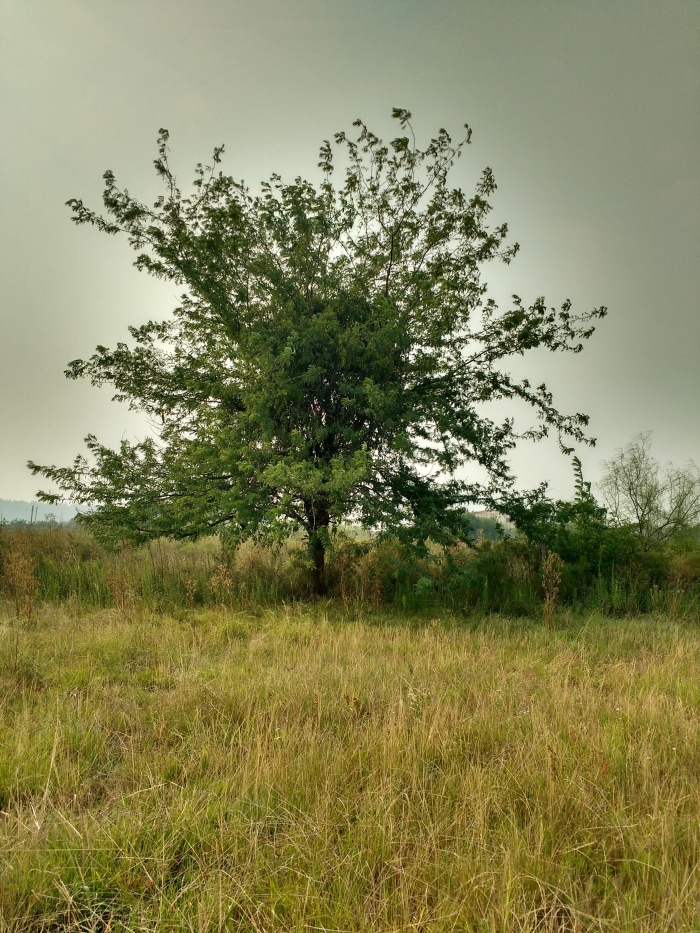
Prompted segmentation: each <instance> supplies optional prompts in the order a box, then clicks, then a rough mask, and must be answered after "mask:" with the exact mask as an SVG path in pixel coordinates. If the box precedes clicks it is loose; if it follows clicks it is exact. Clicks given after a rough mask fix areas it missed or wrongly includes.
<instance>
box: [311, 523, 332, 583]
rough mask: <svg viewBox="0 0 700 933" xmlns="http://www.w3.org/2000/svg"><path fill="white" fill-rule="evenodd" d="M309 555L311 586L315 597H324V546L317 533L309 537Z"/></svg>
mask: <svg viewBox="0 0 700 933" xmlns="http://www.w3.org/2000/svg"><path fill="white" fill-rule="evenodd" d="M309 554H310V556H311V560H312V563H313V570H312V573H313V585H314V593H315V595H316V596H325V595H326V593H327V592H328V587H327V584H326V545H325V542H324V541H323V538H322V536H321V534H319V532H318V531H315V532H313V533H312V534H310V535H309Z"/></svg>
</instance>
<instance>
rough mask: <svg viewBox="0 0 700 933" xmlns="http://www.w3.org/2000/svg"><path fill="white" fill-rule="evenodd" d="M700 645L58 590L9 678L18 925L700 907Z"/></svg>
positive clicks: (484, 916)
mask: <svg viewBox="0 0 700 933" xmlns="http://www.w3.org/2000/svg"><path fill="white" fill-rule="evenodd" d="M222 586H223V582H222ZM115 601H116V599H115ZM8 622H9V617H7V618H6V619H5V627H4V629H3V632H4V635H3V638H4V639H5V641H4V642H3V644H2V650H5V651H6V650H7V648H8V644H9V642H8V634H7V633H8V630H9V629H8ZM698 648H700V633H699V632H698V630H697V629H696V628H695V627H691V626H683V625H680V624H674V623H671V622H669V621H668V620H667V619H666V618H664V617H655V618H651V619H647V620H644V621H639V620H633V621H629V622H627V621H622V622H621V621H607V620H604V619H600V618H595V617H592V618H589V619H581V620H576V619H571V618H568V619H567V618H565V617H560V618H559V619H557V620H555V625H554V627H553V628H552V630H551V631H547V630H546V629H545V628H544V627H543V626H542V625H541V624H540V625H537V624H534V623H526V622H522V623H516V622H511V621H508V620H505V619H500V618H491V619H486V620H484V621H482V622H481V624H480V625H479V626H476V624H474V625H473V626H470V625H469V624H464V623H462V624H458V623H457V622H455V621H454V620H452V619H450V618H444V619H434V620H430V621H429V620H425V621H424V622H418V621H414V622H407V621H405V620H404V621H400V620H397V619H394V618H392V617H390V616H379V615H377V616H375V617H372V616H366V618H365V621H364V622H360V621H357V620H353V619H352V618H350V617H349V615H347V614H346V613H344V612H343V611H342V610H341V609H339V608H333V607H332V606H330V607H325V608H324V606H322V605H317V606H310V607H306V608H305V609H300V610H295V609H284V608H283V609H282V610H276V611H270V612H257V613H242V612H237V613H234V612H231V611H228V610H224V609H216V610H208V611H189V612H186V611H181V612H179V613H178V615H177V617H175V618H173V617H169V616H164V615H156V614H152V613H148V612H146V611H143V610H140V609H138V607H137V606H134V605H133V604H132V603H131V601H130V599H129V598H128V594H127V596H125V599H124V606H123V609H122V610H105V611H102V612H99V613H93V614H86V615H81V616H75V615H70V614H67V613H66V612H65V610H63V609H59V608H52V609H46V610H44V611H43V612H42V613H41V614H40V615H39V617H38V618H37V621H36V623H35V626H34V627H33V628H32V629H31V630H26V631H24V632H23V633H22V636H21V644H20V651H19V663H18V664H16V665H14V666H11V665H9V664H6V665H5V666H4V668H2V675H1V680H0V711H1V712H0V730H1V732H0V737H1V745H0V807H1V808H2V815H1V817H2V819H1V822H0V852H1V853H2V882H1V885H0V931H2V933H9V931H17V933H19V931H22V933H24V931H30V933H31V931H46V933H48V931H58V930H68V931H79V930H80V931H87V930H91V931H103V933H106V931H108V930H109V931H118V930H121V931H127V930H129V931H166V930H167V931H175V930H178V931H179V930H184V931H214V930H216V931H221V930H231V931H233V930H241V931H243V930H249V931H272V930H290V931H291V930H326V931H331V930H333V931H340V930H348V931H370V930H371V931H376V930H379V931H399V930H401V931H463V930H473V931H503V933H510V931H536V930H537V931H557V933H563V931H589V930H615V931H618V930H629V931H652V930H653V931H681V930H684V931H685V930H693V929H698V928H700V873H699V872H698V870H697V866H698V862H699V860H700V651H699V650H698ZM5 656H6V655H5Z"/></svg>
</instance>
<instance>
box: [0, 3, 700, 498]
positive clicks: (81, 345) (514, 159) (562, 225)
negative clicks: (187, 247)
mask: <svg viewBox="0 0 700 933" xmlns="http://www.w3.org/2000/svg"><path fill="white" fill-rule="evenodd" d="M394 106H400V107H405V108H408V109H409V110H411V111H412V113H413V124H414V127H415V130H416V133H417V136H418V138H419V141H420V140H423V141H425V140H427V139H429V138H430V136H432V135H434V134H435V133H436V132H437V130H438V129H439V128H440V127H443V126H444V127H445V128H446V129H447V130H448V132H451V133H453V135H454V136H455V137H456V136H458V135H459V132H460V128H461V127H462V125H463V124H464V123H469V125H470V126H471V127H472V128H473V142H472V145H471V146H470V147H469V150H468V151H467V154H466V156H465V157H464V158H463V159H462V160H461V161H460V163H459V167H458V170H457V172H456V174H455V183H456V184H459V185H461V186H463V187H465V189H467V190H468V189H469V188H470V187H471V186H472V185H473V183H474V181H475V179H476V178H477V177H478V175H479V174H480V172H481V170H482V169H483V168H484V167H486V166H489V167H490V168H491V169H492V170H493V171H494V173H495V176H496V181H497V183H498V191H497V193H496V194H495V196H494V198H493V205H494V210H493V213H492V217H493V223H494V224H497V223H501V222H503V221H506V222H507V223H508V225H509V229H510V232H511V234H512V238H513V239H514V240H517V241H518V242H519V243H520V245H521V250H520V253H519V255H518V256H517V258H516V260H515V261H514V262H513V263H512V265H511V266H509V267H505V266H494V267H486V269H485V270H484V278H485V280H486V281H487V282H489V283H490V286H491V292H490V294H492V295H493V297H494V298H496V300H498V301H499V303H502V304H504V303H506V302H507V301H508V300H509V296H510V295H512V294H513V293H517V294H518V295H520V296H521V297H522V298H523V300H524V301H525V302H526V303H528V304H529V303H532V301H533V300H534V299H535V298H536V297H537V296H539V295H544V296H545V297H546V299H547V303H548V304H550V305H553V306H558V305H560V304H561V303H562V302H563V301H564V300H565V299H567V298H568V299H571V300H572V301H573V304H574V310H575V311H580V312H583V311H586V310H589V309H591V308H593V307H597V306H599V305H606V306H607V307H608V308H609V316H608V317H607V318H606V319H605V320H604V321H603V322H601V324H600V325H599V327H598V330H597V332H596V334H595V335H594V336H593V338H592V339H591V341H589V343H588V345H587V346H586V348H585V350H584V352H583V353H582V354H580V355H578V356H570V355H567V356H557V357H553V356H551V355H549V354H539V355H535V356H531V357H528V358H527V359H526V360H517V361H516V362H515V363H514V364H513V371H514V372H517V373H519V374H527V375H529V376H530V377H531V380H532V381H535V380H537V381H538V382H539V381H545V382H546V383H547V385H548V387H549V388H550V389H551V390H552V391H553V392H554V397H555V401H556V402H557V404H558V405H559V407H560V409H562V410H564V411H583V412H586V413H587V414H589V415H590V418H591V422H590V432H591V434H592V435H593V436H595V437H596V438H597V444H596V446H595V448H592V449H590V448H582V449H580V450H579V455H580V456H581V459H582V461H583V464H584V475H585V476H586V477H587V478H588V479H591V480H594V481H595V480H596V479H597V478H598V476H599V475H600V471H601V462H602V461H603V460H604V459H605V458H607V457H610V456H611V455H612V454H614V452H615V450H616V449H617V448H619V447H620V446H622V445H624V444H626V443H627V442H628V441H629V440H630V438H632V437H633V436H634V435H636V434H638V433H639V432H646V431H651V432H652V438H653V447H654V451H655V453H656V455H657V456H658V457H659V458H660V459H662V460H666V459H670V460H673V461H674V462H677V463H681V462H684V461H687V460H690V459H693V460H695V461H696V462H698V463H700V418H698V411H699V409H700V404H699V403H700V379H699V378H698V376H699V375H700V367H699V365H698V359H699V353H698V351H699V350H700V308H699V296H700V261H699V257H700V2H698V0H688V2H683V0H669V2H661V0H658V2H644V0H615V2H610V0H604V2H597V0H586V2H581V0H478V2H470V0H459V2H457V0H118V2H117V3H115V2H114V0H0V121H1V124H0V125H2V127H3V133H2V145H0V497H2V498H5V499H32V498H34V495H35V493H36V490H37V488H38V487H39V486H41V485H42V484H41V481H40V480H37V478H34V477H32V476H31V475H30V473H29V471H28V470H27V468H26V461H27V460H28V459H32V460H35V461H37V462H39V463H55V464H68V463H70V462H71V461H72V460H73V458H74V456H75V455H76V454H77V453H79V452H81V451H83V450H84V447H83V438H84V436H85V435H86V434H88V433H89V432H92V433H95V434H97V436H98V438H99V439H100V440H101V441H103V442H105V443H108V444H112V445H114V444H118V442H119V440H120V438H122V437H127V438H129V439H135V438H137V437H140V436H143V434H144V433H145V431H146V430H147V428H146V425H145V422H144V421H143V420H142V419H141V418H140V417H139V416H138V415H136V414H134V413H130V412H128V411H127V410H126V409H125V407H124V406H123V405H119V404H117V403H114V402H112V401H111V400H110V392H109V390H108V389H99V390H98V389H94V388H92V387H91V386H90V385H89V384H88V383H85V382H72V381H68V380H66V379H65V377H64V375H63V371H64V369H65V366H66V364H67V363H68V362H69V361H70V360H72V359H75V358H76V357H85V356H88V355H89V354H90V353H91V352H92V351H93V349H94V347H95V346H96V345H97V344H104V345H107V346H110V345H113V344H114V343H116V342H117V341H118V340H122V339H125V338H126V337H127V336H128V334H127V326H128V325H129V324H132V325H138V324H141V323H143V322H144V321H146V320H148V319H150V318H156V319H158V318H162V317H165V316H167V314H168V313H169V312H170V310H171V309H172V308H173V307H174V306H175V305H176V304H177V289H176V287H175V286H173V285H171V284H167V283H162V282H157V281H154V280H152V279H149V278H148V277H147V276H145V275H144V274H142V273H139V272H137V271H136V270H135V269H134V268H133V266H132V262H133V254H132V253H131V251H130V249H129V247H128V245H127V243H126V242H124V241H122V240H120V239H119V238H116V237H108V236H105V235H103V234H100V233H98V232H97V231H96V230H95V229H94V228H90V227H79V228H78V227H75V226H74V225H73V224H72V223H71V222H70V212H69V210H68V208H66V207H65V206H64V204H65V201H66V200H68V198H71V197H79V198H82V199H83V200H84V201H85V202H86V203H87V204H89V205H91V206H93V207H96V208H97V207H100V206H101V192H102V173H103V172H104V171H105V170H106V169H108V168H109V169H112V170H114V172H115V173H116V176H117V181H118V182H119V183H120V184H121V185H123V186H126V187H127V188H128V189H129V190H130V191H131V193H133V194H134V195H136V196H137V197H139V198H140V199H142V200H149V199H151V198H152V197H155V196H156V195H157V194H158V193H159V188H158V183H157V180H156V179H155V175H154V172H153V165H152V162H153V158H154V157H155V155H156V137H157V135H158V130H159V128H160V127H167V128H168V129H169V131H170V145H171V152H172V162H173V164H174V165H175V167H176V169H177V171H178V177H179V179H180V180H181V181H183V183H184V180H185V179H188V178H189V177H191V176H192V170H193V168H194V166H195V164H196V163H197V162H206V160H207V158H208V157H209V156H210V154H211V152H212V150H213V148H214V146H216V145H219V144H221V143H224V144H225V146H226V150H225V157H224V165H223V167H224V169H225V171H226V172H227V173H230V174H232V175H233V176H234V177H236V178H243V179H245V180H246V182H248V183H249V184H250V185H251V186H253V187H255V186H256V185H257V183H258V182H259V181H260V180H262V179H264V178H266V177H268V176H269V175H270V173H272V172H279V173H280V174H281V175H282V176H283V177H286V178H293V177H295V176H296V175H302V176H307V177H310V178H311V179H314V178H315V177H316V172H317V169H316V163H317V161H318V159H317V154H318V147H319V144H320V143H321V141H322V140H323V139H326V138H329V137H331V136H332V134H333V133H334V132H336V131H338V130H349V129H350V128H351V124H352V121H353V120H354V119H355V118H357V117H362V119H363V120H365V121H366V122H367V123H368V124H369V125H370V127H371V128H372V129H373V130H374V131H375V132H376V133H377V134H378V135H380V136H384V137H387V138H391V136H392V135H395V134H396V129H397V126H396V124H393V123H392V121H391V119H390V113H391V108H392V107H394ZM505 413H506V414H508V413H509V412H505ZM519 417H520V415H519ZM527 422H528V419H527V417H525V418H524V420H520V422H519V423H520V424H521V426H523V427H527ZM513 465H514V468H515V471H516V473H517V475H518V478H519V484H520V485H521V486H533V485H535V484H537V483H539V482H540V481H542V480H548V481H549V482H550V484H551V488H552V491H553V492H554V493H555V494H557V495H560V496H563V497H566V496H570V495H571V494H572V491H573V479H572V471H571V464H570V461H569V460H568V459H567V458H566V457H563V456H562V455H561V454H560V453H559V452H558V450H557V448H556V444H554V443H553V442H552V443H550V442H545V443H542V444H538V445H534V444H532V443H529V444H523V445H522V447H521V448H520V449H519V450H518V451H517V452H516V454H515V455H514V457H513Z"/></svg>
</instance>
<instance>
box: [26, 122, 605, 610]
mask: <svg viewBox="0 0 700 933" xmlns="http://www.w3.org/2000/svg"><path fill="white" fill-rule="evenodd" d="M393 116H394V118H395V119H396V120H397V121H398V124H399V127H400V133H401V135H400V136H398V137H397V138H395V139H393V140H392V141H391V142H390V143H388V144H384V143H383V141H382V140H381V139H379V137H378V136H376V135H375V134H374V133H372V132H371V131H370V130H369V129H368V128H367V127H366V126H365V125H364V123H362V122H361V121H359V120H358V121H357V122H356V123H355V127H356V128H357V133H356V135H355V138H353V139H351V138H350V137H348V136H347V135H346V134H345V133H338V134H337V135H336V136H335V144H336V145H335V146H332V145H331V143H330V142H328V141H326V142H325V143H324V144H323V145H322V146H321V151H320V162H319V168H320V169H321V173H320V179H319V183H317V184H314V183H312V182H309V181H305V180H302V179H301V178H297V179H296V180H295V181H294V182H293V183H285V182H283V181H282V180H281V178H280V177H279V176H277V175H273V176H272V178H271V179H270V181H269V182H265V183H263V184H262V186H261V191H260V194H258V195H255V194H252V193H251V192H250V190H249V189H248V188H247V187H246V186H245V185H244V184H242V183H240V182H237V181H235V180H234V179H233V178H232V177H230V176H227V175H224V174H223V173H222V172H221V171H220V170H219V163H220V162H221V154H222V151H223V150H222V148H219V149H217V150H216V151H215V153H214V157H213V161H212V165H211V166H210V167H208V168H204V167H203V166H202V165H199V166H198V167H197V170H196V173H195V180H194V184H193V187H192V190H191V192H190V193H189V194H184V195H183V193H182V192H181V190H180V188H179V187H178V183H177V180H176V178H175V176H174V174H173V170H172V168H171V166H170V163H169V155H168V145H167V143H168V133H167V131H165V130H162V131H161V135H160V138H159V150H158V158H157V159H156V161H155V167H156V171H157V173H158V175H159V177H160V180H161V182H162V183H163V189H164V193H163V194H162V195H161V196H160V197H159V198H158V199H157V200H156V202H155V203H154V204H152V205H149V204H144V203H142V202H140V201H138V200H137V199H136V198H134V197H132V196H131V195H130V194H129V192H128V191H126V190H122V189H120V188H119V187H118V186H117V184H116V180H115V176H114V174H113V173H112V172H107V173H106V174H105V176H104V177H105V182H106V187H105V191H104V196H103V201H104V206H105V215H104V216H103V215H100V214H98V213H96V212H95V211H93V210H91V209H89V208H88V207H87V206H86V205H85V204H84V203H83V202H82V201H80V200H76V199H73V200H71V201H69V202H68V203H69V205H70V207H71V209H72V211H73V219H74V220H75V222H76V223H78V224H91V225H94V226H95V227H97V228H98V230H101V231H103V232H105V233H108V234H124V235H126V237H127V238H128V240H129V243H130V245H131V246H132V247H133V248H134V249H135V250H136V252H137V259H136V263H135V264H136V266H137V267H138V268H139V269H141V270H144V271H146V272H148V273H149V274H151V275H154V276H156V277H158V278H162V279H166V280H168V281H170V282H172V283H174V284H175V285H177V286H178V287H182V288H183V289H184V293H183V295H182V298H181V302H180V306H179V307H178V308H176V309H175V311H174V313H173V315H172V317H170V318H168V319H167V320H165V321H149V322H148V323H147V324H144V325H143V326H141V327H138V328H131V329H130V334H131V343H130V344H127V343H119V344H118V345H117V347H116V348H115V349H113V350H110V349H108V348H106V347H103V346H99V347H98V348H97V351H96V352H95V354H94V355H93V356H92V357H90V358H89V359H87V360H84V359H78V360H74V361H73V362H72V363H71V364H70V365H69V368H68V370H67V372H66V375H67V376H69V377H70V378H74V379H76V378H80V377H86V378H88V379H90V380H91V382H92V383H93V384H94V385H109V386H111V387H113V388H114V390H115V396H114V397H115V398H116V399H117V400H120V401H123V402H127V403H128V404H129V406H130V407H131V408H133V409H136V410H140V411H142V412H145V413H146V414H147V415H148V416H149V419H150V421H151V423H152V425H153V428H154V432H155V434H154V436H151V437H148V438H146V439H145V440H144V441H143V442H141V443H136V444H131V443H129V442H127V441H123V442H122V443H121V446H120V447H119V448H118V449H117V450H112V449H110V448H107V447H105V446H104V445H102V444H101V443H100V442H99V441H98V440H97V439H96V438H95V437H94V436H90V437H88V438H87V439H86V441H87V447H88V450H89V453H90V456H89V457H88V458H85V457H82V456H79V457H77V458H76V460H75V461H74V463H73V465H72V466H71V467H55V466H40V465H37V464H33V463H31V464H30V467H31V468H32V470H33V471H34V472H35V473H41V474H43V475H44V476H45V477H47V478H48V479H49V480H50V481H51V484H52V486H53V487H54V489H55V488H57V489H58V493H55V492H53V491H48V492H44V493H40V494H39V498H40V499H42V501H45V502H56V501H60V500H61V497H62V496H65V497H66V498H67V499H69V500H70V501H71V502H74V503H78V504H81V505H87V506H89V507H90V511H89V513H88V514H86V515H85V516H84V517H83V521H84V523H85V524H86V525H88V526H89V527H90V528H91V529H92V531H93V533H94V534H95V535H96V536H97V537H99V538H100V539H101V540H103V541H110V542H113V543H114V542H116V543H126V542H129V543H131V544H142V543H144V542H146V541H148V540H155V539H157V538H160V537H163V536H170V537H174V538H180V539H182V538H196V537H199V536H201V535H206V534H211V533H214V532H217V531H218V532H219V533H221V534H222V535H223V536H225V537H227V538H228V539H229V540H230V541H233V542H240V541H242V540H246V539H251V538H253V539H256V540H260V539H264V540H267V541H281V540H284V539H286V538H288V537H289V536H294V535H302V536H303V537H304V538H305V540H306V542H307V546H308V552H309V559H310V561H311V563H312V566H313V581H314V588H315V591H316V593H317V594H319V595H322V594H324V593H325V592H326V589H327V586H328V580H327V575H326V556H327V554H328V553H329V551H330V550H331V549H332V547H333V546H334V542H333V537H334V534H335V532H336V531H337V530H338V528H339V527H342V525H343V523H345V522H347V521H351V522H354V523H359V524H361V525H362V526H363V527H364V528H366V529H370V530H372V531H373V532H377V531H379V532H383V533H387V534H389V535H391V536H393V537H396V538H399V539H400V540H401V542H402V543H403V544H404V545H406V546H408V545H411V546H413V547H415V549H416V550H417V551H418V552H419V553H421V552H424V550H425V544H426V542H427V541H428V540H431V541H432V542H434V543H439V544H443V545H448V544H455V543H456V542H459V541H466V540H467V539H468V537H469V533H470V523H469V514H468V511H469V509H470V508H472V507H473V506H474V504H476V503H481V504H482V505H484V504H490V503H491V500H492V499H494V497H495V498H496V499H498V500H499V501H500V500H501V499H502V498H503V495H504V492H508V491H510V490H511V489H512V484H513V477H512V475H511V472H510V466H509V461H508V454H509V451H510V450H511V449H512V448H513V447H514V445H515V444H516V442H517V440H518V439H519V438H521V437H527V438H530V439H539V438H542V437H544V436H546V435H547V433H548V432H549V431H553V432H554V433H555V434H556V435H557V436H558V438H559V442H560V445H561V446H562V447H563V443H564V441H567V442H568V441H569V440H574V441H579V442H586V441H587V440H589V439H587V437H586V435H585V433H584V429H585V426H586V425H587V423H588V418H587V417H586V416H585V415H583V414H580V413H576V414H572V415H565V414H562V413H561V412H559V411H558V409H557V408H556V406H555V405H554V402H553V399H552V395H551V394H550V392H549V391H548V390H547V387H546V386H545V385H544V384H540V385H537V387H535V384H534V383H533V382H532V381H531V380H530V379H527V378H522V379H516V378H514V377H513V376H512V374H511V371H510V370H511V363H512V360H513V357H517V356H524V355H525V354H527V353H530V352H531V351H535V350H538V349H539V350H543V349H546V350H548V351H551V352H572V353H578V352H579V351H580V350H581V349H582V347H583V343H584V342H585V340H587V339H588V338H589V337H590V336H591V334H592V333H593V331H594V327H593V326H592V322H594V321H596V320H598V319H600V318H602V317H604V315H605V313H606V310H605V308H603V307H601V308H597V309H594V310H592V311H590V312H588V313H585V314H582V315H575V314H573V313H572V311H571V303H570V302H569V301H566V302H565V303H564V304H563V305H562V307H561V309H559V310H558V311H557V310H555V309H553V308H548V307H547V306H546V304H545V300H544V298H541V297H540V298H536V299H535V301H534V302H533V303H532V304H531V305H530V306H529V307H528V306H527V305H526V304H523V302H522V301H521V299H520V298H519V297H518V296H513V305H512V306H511V307H510V308H508V309H507V310H505V311H504V310H500V309H499V308H498V306H497V305H496V303H495V302H494V301H493V299H490V298H487V297H486V284H485V283H484V282H483V280H482V275H483V269H484V267H485V266H486V264H488V263H489V262H494V261H502V262H510V260H511V259H512V258H513V256H514V255H515V253H516V252H517V249H518V246H517V244H514V245H512V246H506V245H505V239H506V235H507V226H506V224H501V225H499V226H496V227H493V228H491V227H489V226H488V224H487V219H488V215H489V212H490V210H491V205H490V203H489V198H490V197H491V195H492V194H493V192H494V191H495V189H496V183H495V179H494V177H493V173H492V172H491V170H490V169H488V168H487V169H485V170H484V171H483V173H482V174H481V177H480V179H479V181H478V182H477V184H476V188H475V191H474V193H473V194H472V195H470V196H467V195H466V194H465V193H464V191H463V190H462V188H461V187H458V186H457V187H454V186H453V174H452V170H453V168H454V165H455V162H456V160H457V159H458V158H459V156H460V155H461V154H462V153H463V152H464V151H466V150H465V147H466V145H467V144H468V143H469V141H470V138H471V130H469V128H468V127H466V128H465V136H464V138H463V140H462V141H461V142H458V143H453V141H452V139H451V138H450V136H449V135H448V133H447V132H446V131H445V130H444V129H441V130H440V131H439V132H438V134H437V135H436V136H435V138H433V139H431V140H430V142H429V143H428V144H427V146H426V147H425V148H424V149H421V148H419V147H418V145H417V143H416V138H415V135H414V131H413V128H412V126H411V123H410V118H411V114H410V113H409V112H408V111H406V110H403V109H398V108H396V109H394V111H393ZM336 169H339V170H340V171H339V174H340V183H339V184H334V182H333V175H334V172H335V171H336ZM503 401H508V402H510V403H511V411H509V417H507V418H505V419H504V420H503V421H502V422H501V423H498V422H494V421H493V420H491V418H489V417H488V404H487V403H489V402H503ZM518 405H520V406H521V408H523V409H524V411H525V413H526V414H527V413H528V411H529V412H531V414H532V415H533V416H534V420H535V422H536V425H535V427H532V426H531V425H526V426H525V427H524V428H522V429H520V428H518V429H516V427H515V422H514V420H513V416H514V415H515V414H516V411H515V409H516V408H517V406H518ZM474 466H476V467H478V468H481V473H482V474H483V475H484V476H485V481H484V482H477V481H476V480H475V478H474V477H475V475H476V474H475V471H474V469H473V467H474ZM465 468H466V469H465ZM470 468H472V469H470ZM510 498H512V495H511V496H510Z"/></svg>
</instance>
